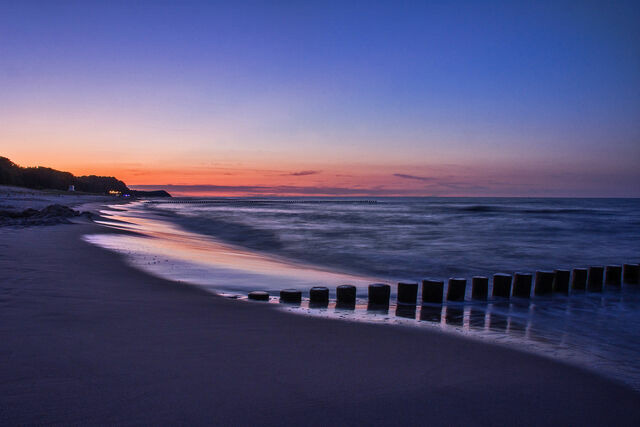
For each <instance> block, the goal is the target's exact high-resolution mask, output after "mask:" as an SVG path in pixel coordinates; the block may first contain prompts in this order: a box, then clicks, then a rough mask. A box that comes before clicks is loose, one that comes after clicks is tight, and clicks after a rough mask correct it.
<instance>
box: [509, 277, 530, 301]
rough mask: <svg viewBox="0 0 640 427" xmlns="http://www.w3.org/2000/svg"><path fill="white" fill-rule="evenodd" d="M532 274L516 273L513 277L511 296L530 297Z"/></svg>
mask: <svg viewBox="0 0 640 427" xmlns="http://www.w3.org/2000/svg"><path fill="white" fill-rule="evenodd" d="M531 281H532V276H531V274H529V273H516V274H515V276H514V278H513V296H514V297H520V298H530V297H531Z"/></svg>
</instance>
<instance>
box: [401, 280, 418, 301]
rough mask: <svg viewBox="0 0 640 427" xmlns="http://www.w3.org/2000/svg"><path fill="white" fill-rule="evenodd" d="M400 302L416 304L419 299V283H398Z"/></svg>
mask: <svg viewBox="0 0 640 427" xmlns="http://www.w3.org/2000/svg"><path fill="white" fill-rule="evenodd" d="M397 299H398V304H412V305H416V302H417V301H418V284H417V283H398V295H397Z"/></svg>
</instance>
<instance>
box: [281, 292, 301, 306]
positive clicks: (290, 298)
mask: <svg viewBox="0 0 640 427" xmlns="http://www.w3.org/2000/svg"><path fill="white" fill-rule="evenodd" d="M300 301H302V292H301V291H299V290H297V289H283V290H281V291H280V302H286V303H289V304H300Z"/></svg>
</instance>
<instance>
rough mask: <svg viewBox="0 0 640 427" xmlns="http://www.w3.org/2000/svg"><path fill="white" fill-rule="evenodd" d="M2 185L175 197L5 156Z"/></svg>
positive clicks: (1, 159) (0, 160)
mask: <svg viewBox="0 0 640 427" xmlns="http://www.w3.org/2000/svg"><path fill="white" fill-rule="evenodd" d="M0 185H13V186H16V187H26V188H32V189H37V190H60V191H76V192H81V193H90V194H111V195H116V196H123V197H131V196H133V197H171V194H169V193H167V192H166V191H164V190H157V191H140V190H131V189H130V188H129V187H127V185H126V184H125V183H124V182H123V181H120V180H119V179H117V178H115V177H112V176H96V175H87V176H75V175H73V174H72V173H70V172H64V171H59V170H56V169H52V168H48V167H43V166H36V167H22V166H20V165H17V164H15V163H13V162H12V161H11V160H9V159H8V158H6V157H2V156H0Z"/></svg>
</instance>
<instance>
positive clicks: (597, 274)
mask: <svg viewBox="0 0 640 427" xmlns="http://www.w3.org/2000/svg"><path fill="white" fill-rule="evenodd" d="M603 279H604V267H601V266H596V267H589V275H588V276H587V290H588V291H591V292H602V282H603Z"/></svg>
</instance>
